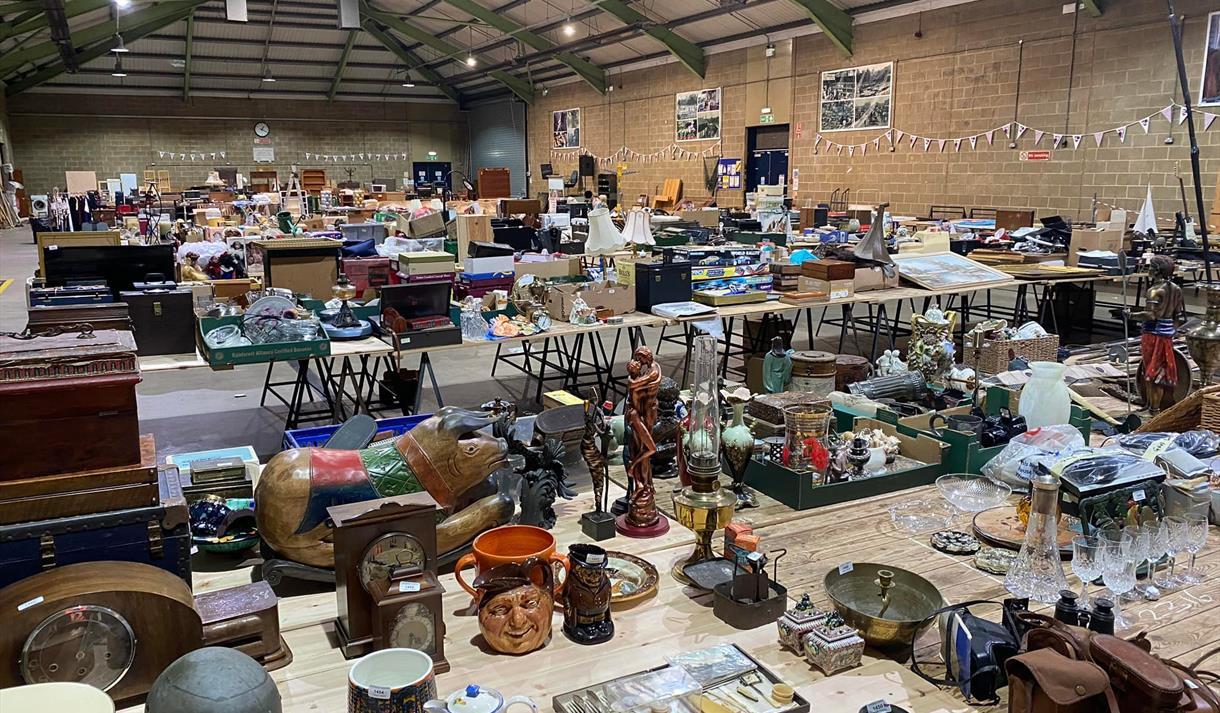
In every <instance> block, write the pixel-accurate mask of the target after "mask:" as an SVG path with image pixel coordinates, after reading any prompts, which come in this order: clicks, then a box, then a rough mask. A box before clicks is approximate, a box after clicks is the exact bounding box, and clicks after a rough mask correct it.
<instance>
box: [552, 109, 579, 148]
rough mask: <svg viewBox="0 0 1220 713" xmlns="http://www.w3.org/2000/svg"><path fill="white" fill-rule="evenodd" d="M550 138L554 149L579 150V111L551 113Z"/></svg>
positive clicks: (567, 110) (564, 110)
mask: <svg viewBox="0 0 1220 713" xmlns="http://www.w3.org/2000/svg"><path fill="white" fill-rule="evenodd" d="M551 136H552V141H551V145H552V146H553V147H554V148H557V149H575V148H580V109H561V110H559V111H553V112H551Z"/></svg>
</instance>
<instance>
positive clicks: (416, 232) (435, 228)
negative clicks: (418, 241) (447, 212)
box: [407, 213, 445, 238]
mask: <svg viewBox="0 0 1220 713" xmlns="http://www.w3.org/2000/svg"><path fill="white" fill-rule="evenodd" d="M444 232H445V217H444V215H443V214H441V213H428V214H427V215H422V216H420V217H418V218H415V219H413V220H411V221H410V222H408V223H407V235H408V236H410V237H412V238H430V237H432V236H433V235H438V234H440V233H444Z"/></svg>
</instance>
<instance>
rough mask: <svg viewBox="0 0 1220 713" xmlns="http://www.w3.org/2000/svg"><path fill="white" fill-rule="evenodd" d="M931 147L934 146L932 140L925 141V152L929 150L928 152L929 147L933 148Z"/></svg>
mask: <svg viewBox="0 0 1220 713" xmlns="http://www.w3.org/2000/svg"><path fill="white" fill-rule="evenodd" d="M931 145H932V139H924V140H923V150H924V151H927V150H928V147H929V146H931Z"/></svg>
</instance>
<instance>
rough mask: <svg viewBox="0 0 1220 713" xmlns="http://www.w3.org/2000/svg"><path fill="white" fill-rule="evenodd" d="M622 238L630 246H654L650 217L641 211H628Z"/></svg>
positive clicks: (654, 240) (655, 241)
mask: <svg viewBox="0 0 1220 713" xmlns="http://www.w3.org/2000/svg"><path fill="white" fill-rule="evenodd" d="M623 237H624V239H626V241H627V242H628V243H631V244H632V245H656V244H657V240H656V238H654V237H652V219H651V216H650V215H649V214H648V213H647V212H646V211H643V210H632V211H628V212H627V221H626V223H625V224H624V225H623Z"/></svg>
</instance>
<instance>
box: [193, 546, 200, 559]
mask: <svg viewBox="0 0 1220 713" xmlns="http://www.w3.org/2000/svg"><path fill="white" fill-rule="evenodd" d="M197 554H199V548H198V547H196V546H195V545H191V556H192V557H194V556H195V555H197Z"/></svg>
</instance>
